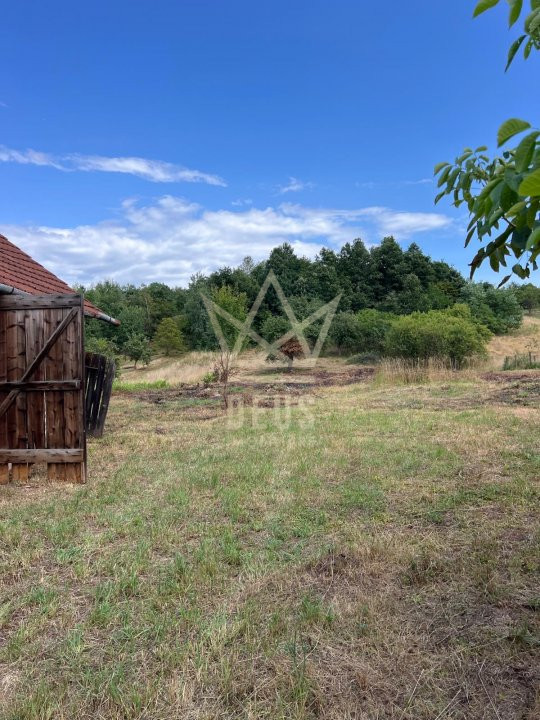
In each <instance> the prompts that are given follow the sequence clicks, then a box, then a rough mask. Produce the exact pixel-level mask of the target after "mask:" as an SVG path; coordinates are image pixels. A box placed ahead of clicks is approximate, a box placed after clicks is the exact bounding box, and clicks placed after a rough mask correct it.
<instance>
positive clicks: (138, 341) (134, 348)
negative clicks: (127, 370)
mask: <svg viewBox="0 0 540 720" xmlns="http://www.w3.org/2000/svg"><path fill="white" fill-rule="evenodd" d="M123 351H124V353H125V354H126V355H127V357H128V358H129V359H130V360H133V362H134V363H135V367H137V363H138V362H142V363H143V364H144V365H148V364H149V362H150V360H151V358H152V351H151V350H150V343H149V342H148V339H147V338H145V336H144V335H142V334H133V335H130V336H129V338H128V339H127V340H126V342H125V343H124V347H123Z"/></svg>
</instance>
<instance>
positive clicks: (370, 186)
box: [355, 178, 433, 190]
mask: <svg viewBox="0 0 540 720" xmlns="http://www.w3.org/2000/svg"><path fill="white" fill-rule="evenodd" d="M406 185H433V178H421V179H420V180H395V181H393V182H375V181H374V180H367V181H365V182H356V183H355V186H356V187H357V188H363V189H366V190H374V189H375V188H385V187H403V186H406Z"/></svg>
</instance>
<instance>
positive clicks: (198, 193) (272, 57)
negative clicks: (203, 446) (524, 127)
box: [0, 0, 540, 285]
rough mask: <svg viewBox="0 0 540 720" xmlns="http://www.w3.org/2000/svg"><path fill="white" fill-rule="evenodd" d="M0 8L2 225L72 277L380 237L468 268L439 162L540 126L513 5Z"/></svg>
mask: <svg viewBox="0 0 540 720" xmlns="http://www.w3.org/2000/svg"><path fill="white" fill-rule="evenodd" d="M0 4H1V12H2V28H1V31H0V32H1V38H2V56H3V61H2V63H1V64H0V182H1V186H2V192H1V193H0V232H2V233H4V234H5V235H7V236H8V237H9V238H10V239H12V240H13V241H14V242H16V243H18V244H19V245H21V246H22V247H23V248H25V249H26V250H28V251H30V252H31V253H32V254H33V255H34V256H35V257H37V258H38V259H40V260H41V261H42V262H44V263H45V264H46V265H48V266H49V267H51V269H53V270H55V271H56V272H58V273H59V274H60V275H61V276H62V277H64V278H65V279H67V280H69V281H71V282H83V283H87V284H88V283H92V282H96V281H97V280H99V279H103V278H105V277H109V278H114V279H117V280H118V281H120V282H135V283H139V282H145V281H151V280H163V281H166V282H169V283H170V284H172V285H178V284H186V283H187V282H188V280H189V277H190V275H191V274H192V273H193V272H195V271H208V270H212V269H214V268H215V267H217V266H219V265H222V264H236V263H238V262H239V261H240V260H241V259H242V257H243V256H245V255H247V254H249V255H252V256H253V257H254V258H255V259H260V258H262V257H264V256H266V255H267V254H268V252H269V250H270V248H271V247H273V246H275V245H276V244H279V243H281V242H283V241H288V242H291V244H293V245H294V246H295V247H296V248H297V250H298V252H299V253H300V254H306V255H310V256H313V255H314V254H315V253H316V252H317V250H318V249H319V248H320V246H321V245H326V246H328V247H334V248H336V249H337V248H339V247H340V246H341V244H343V242H345V241H347V240H352V239H353V238H354V237H357V236H361V237H363V238H364V239H365V241H366V242H367V243H370V244H373V243H376V242H378V241H380V239H382V237H383V236H384V235H385V234H394V235H395V237H396V238H397V239H398V240H399V241H400V242H401V243H402V244H403V245H407V244H409V243H410V242H412V241H415V242H417V243H418V244H419V245H420V246H421V247H422V248H423V249H424V250H425V251H426V252H428V253H429V254H431V255H432V256H433V257H435V258H438V259H444V260H447V261H448V262H450V263H452V264H454V265H455V266H456V267H458V269H460V270H462V271H464V272H466V269H467V263H468V261H469V260H470V254H471V251H470V250H469V251H466V250H464V249H463V227H464V225H465V224H466V215H465V214H464V212H463V211H460V212H457V211H455V210H454V209H453V208H451V207H450V206H449V205H448V204H444V203H443V204H441V205H439V206H437V208H435V207H434V206H433V196H434V194H435V190H434V186H433V183H432V169H433V166H434V164H435V163H436V162H438V161H439V160H444V159H451V158H453V157H455V155H457V154H458V153H459V152H460V151H461V149H462V148H463V147H464V146H465V145H480V144H484V143H485V144H488V145H489V146H490V147H491V148H493V145H494V138H495V135H496V131H497V128H498V126H499V125H500V123H501V122H502V121H503V120H504V119H506V118H507V117H511V116H517V117H525V118H528V119H530V120H532V121H534V119H535V117H537V116H538V109H539V105H540V100H539V97H540V96H538V97H533V95H532V94H531V92H530V83H532V82H536V81H537V78H538V59H537V58H534V57H533V58H531V59H530V60H529V62H528V63H524V62H523V61H522V60H521V59H519V60H517V61H516V63H515V66H514V67H513V68H512V69H511V71H510V72H509V73H508V74H507V75H505V74H504V72H503V71H504V63H505V57H506V52H507V48H508V45H509V43H510V41H511V39H512V36H513V34H512V33H509V32H508V29H507V19H506V12H507V10H506V4H505V3H503V4H502V6H501V7H500V8H497V9H496V10H495V11H492V12H490V13H487V14H485V15H484V16H482V17H481V18H479V19H477V20H472V10H473V7H474V4H475V3H474V2H471V1H470V0H451V1H450V0H447V2H444V1H443V0H437V2H426V0H408V1H407V2H401V1H399V0H387V2H386V3H383V2H380V3H373V2H366V1H362V0H333V1H332V2H330V0H326V1H324V2H323V1H321V0H309V2H308V1H307V0H288V1H287V2H284V1H282V0H272V2H268V3H253V2H245V1H244V0H229V1H228V2H223V1H222V0H219V1H218V0H211V1H210V0H189V1H187V0H153V1H152V2H150V1H149V0H146V1H143V0H136V1H133V0H131V1H129V2H128V0H108V1H107V2H104V1H103V0H93V2H91V3H90V2H83V1H81V2H76V3H74V2H73V1H72V0H70V1H69V2H68V1H67V0H64V1H59V0H49V1H48V2H46V3H43V2H37V1H32V2H31V1H29V2H25V3H12V2H11V3H8V2H7V1H6V0H1V3H0ZM516 32H517V30H516ZM483 277H484V278H488V279H493V275H491V273H490V272H489V271H487V270H486V271H483Z"/></svg>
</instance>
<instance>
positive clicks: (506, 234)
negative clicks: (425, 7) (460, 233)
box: [435, 0, 540, 285]
mask: <svg viewBox="0 0 540 720" xmlns="http://www.w3.org/2000/svg"><path fill="white" fill-rule="evenodd" d="M499 2H500V0H480V2H479V3H478V4H477V6H476V9H475V11H474V16H475V17H476V16H477V15H480V14H481V13H483V12H485V11H486V10H489V9H490V8H493V7H495V6H496V5H498V4H499ZM508 3H509V5H510V26H512V25H514V24H515V23H516V22H517V21H518V20H519V18H520V17H521V16H522V14H523V4H524V3H523V0H508ZM521 47H523V48H524V56H525V58H528V57H529V55H530V53H531V52H532V50H539V49H540V0H530V12H527V13H526V14H525V21H524V32H523V33H522V34H521V35H520V37H518V38H517V39H516V40H515V41H514V42H513V43H512V45H511V47H510V50H509V53H508V62H507V65H506V69H507V70H508V68H509V67H510V65H511V64H512V61H513V60H514V58H515V56H516V54H517V52H518V51H519V49H520V48H521ZM532 92H533V93H534V89H532ZM525 131H527V134H526V135H525V136H524V137H523V138H522V140H521V142H520V143H519V145H517V147H515V148H514V149H510V150H505V151H504V152H503V153H502V156H500V157H495V158H490V157H489V156H488V155H487V154H486V150H487V147H486V146H481V147H478V148H476V150H473V149H472V148H465V150H464V152H463V153H462V155H460V156H459V157H458V158H457V159H456V160H455V162H454V163H453V164H451V163H448V162H442V163H439V164H438V165H436V167H435V175H438V176H439V179H438V186H439V187H440V188H442V189H441V192H440V193H439V194H438V195H437V197H436V198H435V203H437V202H439V200H441V198H442V197H444V196H445V195H452V198H453V205H455V206H456V207H459V206H460V205H461V204H462V203H465V204H466V205H467V207H468V210H469V214H470V217H471V220H470V223H469V227H468V234H467V238H466V241H465V246H468V245H469V243H470V241H471V240H472V238H473V237H474V236H475V235H476V236H477V238H478V240H479V241H480V243H483V242H484V241H487V242H486V244H485V245H482V247H481V248H480V249H479V250H478V252H477V253H476V255H475V257H474V258H473V260H472V263H471V277H472V276H473V275H474V272H475V271H476V270H477V269H478V267H480V265H482V263H483V262H484V261H485V260H488V261H489V263H490V265H491V267H492V269H493V270H495V271H496V272H499V270H500V268H501V266H503V267H506V266H507V258H510V257H513V258H514V259H515V260H516V261H517V262H515V263H514V264H513V265H512V272H511V273H510V274H508V275H506V276H505V277H504V278H503V280H502V282H501V285H502V284H504V283H505V282H506V281H507V280H509V279H510V277H511V276H512V273H515V274H516V275H517V276H518V277H520V278H528V277H530V272H531V267H532V268H533V269H534V270H537V269H538V265H537V258H538V256H539V255H540V216H539V211H540V142H539V138H540V129H538V128H536V129H534V128H533V127H532V126H531V124H530V123H529V122H527V121H526V120H521V119H519V118H511V119H510V120H507V121H506V122H504V123H503V124H502V125H501V127H500V128H499V132H498V135H497V143H498V147H502V146H503V145H506V143H507V142H508V141H509V140H511V139H512V138H513V137H516V136H517V135H520V134H522V133H524V132H525ZM493 234H495V237H494V238H493V239H492V235H493ZM512 262H513V260H512Z"/></svg>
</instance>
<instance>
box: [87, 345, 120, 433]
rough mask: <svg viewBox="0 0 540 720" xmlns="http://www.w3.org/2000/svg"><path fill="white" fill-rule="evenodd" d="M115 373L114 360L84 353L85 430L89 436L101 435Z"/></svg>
mask: <svg viewBox="0 0 540 720" xmlns="http://www.w3.org/2000/svg"><path fill="white" fill-rule="evenodd" d="M115 374H116V364H115V362H114V360H110V359H109V358H106V357H104V356H103V355H98V354H97V353H86V387H85V397H86V431H87V433H88V435H89V436H90V437H102V435H103V428H104V427H105V419H106V417H107V411H108V409H109V402H110V399H111V393H112V386H113V382H114V376H115Z"/></svg>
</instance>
